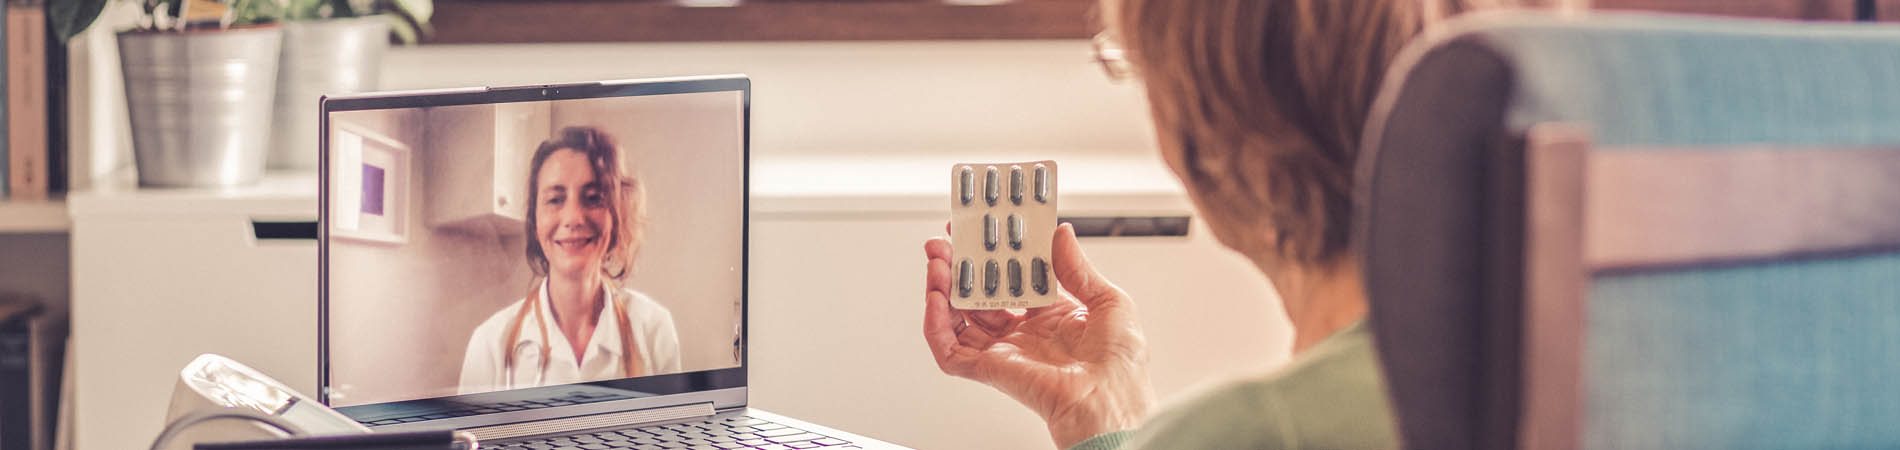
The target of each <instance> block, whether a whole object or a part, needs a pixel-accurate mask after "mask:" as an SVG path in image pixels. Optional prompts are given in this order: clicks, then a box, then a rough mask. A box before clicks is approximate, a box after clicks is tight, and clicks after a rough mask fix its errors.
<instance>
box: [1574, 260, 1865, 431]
mask: <svg viewBox="0 0 1900 450" xmlns="http://www.w3.org/2000/svg"><path fill="white" fill-rule="evenodd" d="M1590 289H1591V292H1590V296H1589V320H1588V322H1587V323H1588V329H1589V330H1590V333H1589V338H1588V340H1587V341H1586V342H1587V345H1585V354H1586V358H1585V361H1586V363H1585V366H1584V367H1585V376H1584V383H1585V386H1586V388H1585V392H1587V395H1586V396H1585V403H1586V404H1585V408H1584V411H1585V412H1586V414H1585V416H1584V417H1585V420H1584V425H1585V426H1584V431H1585V432H1584V439H1585V442H1586V443H1587V446H1586V447H1587V448H1601V449H1635V448H1658V449H1660V448H1668V449H1697V448H1708V449H1747V448H1804V449H1805V448H1894V447H1896V446H1900V252H1895V253H1885V254H1874V255H1862V256H1854V257H1844V258H1836V259H1818V260H1804V261H1794V262H1779V263H1774V264H1758V265H1749V266H1737V267H1722V268H1706V269H1693V270H1680V271H1664V272H1654V273H1632V274H1616V275H1607V276H1600V277H1597V278H1596V279H1595V280H1594V281H1593V282H1592V283H1591V286H1590Z"/></svg>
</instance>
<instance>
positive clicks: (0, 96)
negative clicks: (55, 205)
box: [0, 13, 11, 201]
mask: <svg viewBox="0 0 1900 450" xmlns="http://www.w3.org/2000/svg"><path fill="white" fill-rule="evenodd" d="M0 14H4V13H0ZM6 35H7V21H6V20H0V40H5V37H6ZM6 71H7V46H6V45H4V44H3V43H0V73H6ZM6 135H7V84H6V83H0V136H6ZM8 159H11V158H10V157H9V156H7V140H6V139H0V201H6V200H7V160H8Z"/></svg>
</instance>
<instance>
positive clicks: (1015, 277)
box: [1009, 258, 1023, 297]
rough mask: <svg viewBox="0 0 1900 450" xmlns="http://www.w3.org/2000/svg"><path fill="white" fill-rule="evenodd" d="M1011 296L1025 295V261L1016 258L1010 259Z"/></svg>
mask: <svg viewBox="0 0 1900 450" xmlns="http://www.w3.org/2000/svg"><path fill="white" fill-rule="evenodd" d="M1009 296H1011V297H1021V296H1023V262H1022V261H1017V260H1016V259H1015V258H1011V259H1010V260H1009Z"/></svg>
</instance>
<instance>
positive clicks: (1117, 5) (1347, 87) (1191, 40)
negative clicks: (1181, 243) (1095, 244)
mask: <svg viewBox="0 0 1900 450" xmlns="http://www.w3.org/2000/svg"><path fill="white" fill-rule="evenodd" d="M1480 1H1481V2H1485V3H1505V2H1507V1H1508V0H1441V1H1432V0H1107V1H1105V2H1104V3H1103V6H1104V8H1103V10H1102V11H1103V19H1104V20H1105V22H1108V25H1109V27H1110V29H1111V30H1114V31H1116V32H1118V34H1119V37H1120V39H1122V41H1123V45H1125V46H1126V48H1127V58H1128V59H1129V61H1130V62H1131V63H1132V65H1133V66H1134V68H1135V70H1136V73H1137V74H1138V75H1139V76H1140V77H1141V79H1142V80H1143V83H1144V84H1145V85H1146V88H1147V93H1148V101H1149V104H1150V108H1151V109H1152V111H1151V112H1152V114H1153V116H1154V121H1155V126H1156V129H1157V131H1159V133H1157V134H1158V135H1159V139H1160V142H1159V144H1160V145H1161V146H1162V147H1163V148H1164V149H1166V150H1168V151H1164V152H1163V154H1164V155H1168V156H1169V157H1170V159H1171V160H1170V161H1169V163H1170V165H1171V166H1173V167H1175V168H1176V169H1177V170H1178V173H1177V175H1179V176H1180V177H1181V178H1182V181H1183V182H1184V183H1186V184H1188V187H1189V190H1190V191H1191V192H1193V193H1194V194H1195V195H1196V196H1197V197H1200V198H1199V199H1197V202H1201V203H1205V204H1204V205H1203V206H1204V208H1203V211H1202V213H1203V214H1208V215H1220V216H1223V217H1222V219H1227V220H1226V221H1229V222H1232V223H1235V224H1244V225H1245V226H1248V227H1250V228H1251V229H1257V230H1262V232H1265V231H1267V230H1270V231H1271V232H1272V233H1273V235H1271V236H1267V238H1268V239H1269V240H1267V241H1265V242H1269V243H1272V244H1274V245H1275V247H1276V248H1277V250H1278V251H1279V252H1280V255H1281V256H1282V257H1285V258H1289V259H1290V260H1292V261H1297V262H1305V263H1318V264H1323V263H1327V262H1331V261H1333V260H1335V259H1337V258H1338V257H1340V256H1342V255H1343V254H1345V253H1346V251H1347V247H1348V244H1349V243H1348V232H1349V228H1350V227H1349V225H1350V224H1349V221H1350V220H1351V217H1352V195H1351V193H1352V192H1351V191H1352V170H1353V169H1352V167H1353V160H1354V158H1355V156H1356V155H1357V154H1358V146H1359V136H1360V133H1361V132H1362V129H1363V128H1364V127H1365V122H1366V116H1367V114H1368V110H1369V109H1370V108H1371V105H1372V101H1373V97H1374V95H1376V94H1377V92H1378V88H1379V86H1380V81H1381V79H1382V78H1383V76H1384V75H1385V71H1386V69H1387V67H1388V66H1389V65H1390V64H1391V62H1392V59H1393V58H1394V56H1395V55H1396V54H1397V53H1398V51H1399V49H1400V47H1402V46H1404V45H1405V43H1406V42H1407V41H1410V40H1411V39H1412V38H1413V37H1414V36H1416V35H1418V34H1419V33H1420V32H1421V31H1422V30H1423V29H1424V26H1425V24H1426V22H1428V21H1429V20H1432V19H1434V18H1436V17H1442V16H1448V15H1450V14H1455V13H1457V12H1461V11H1463V10H1466V9H1470V8H1471V6H1472V5H1470V4H1471V3H1472V2H1480ZM1208 205H1219V206H1220V208H1206V206H1208ZM1209 209H1219V210H1218V211H1210V210H1209ZM1230 245H1232V243H1230Z"/></svg>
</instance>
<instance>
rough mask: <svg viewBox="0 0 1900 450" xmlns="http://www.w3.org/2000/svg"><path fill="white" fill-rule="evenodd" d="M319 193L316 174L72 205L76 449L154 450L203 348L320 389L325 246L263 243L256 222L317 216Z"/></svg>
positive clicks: (91, 195)
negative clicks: (181, 382) (320, 269)
mask: <svg viewBox="0 0 1900 450" xmlns="http://www.w3.org/2000/svg"><path fill="white" fill-rule="evenodd" d="M316 192H317V186H316V177H315V176H314V175H311V174H302V175H282V174H274V175H270V176H269V177H268V178H267V179H266V180H265V181H264V182H263V184H262V185H260V186H256V187H252V188H245V189H241V190H232V191H221V190H197V189H176V190H138V189H131V188H129V187H128V188H126V189H122V190H113V189H110V188H103V187H102V188H100V189H97V190H95V191H93V192H87V193H75V194H73V195H71V196H70V197H69V199H68V203H69V205H70V207H71V210H72V215H73V222H72V224H73V228H72V252H73V253H72V258H73V259H72V267H73V272H72V275H73V290H72V296H73V297H72V298H73V300H72V308H73V351H74V352H75V353H74V358H75V360H74V370H75V373H74V375H75V379H74V383H75V386H74V387H75V389H73V391H72V392H73V393H74V396H75V398H74V399H73V401H75V403H74V407H75V409H74V414H75V418H74V419H75V420H74V429H73V431H74V437H75V444H76V448H78V449H80V450H116V449H128V448H146V447H148V446H150V445H151V440H152V438H153V437H155V436H157V434H158V431H159V429H160V427H162V426H163V421H164V417H165V409H166V407H167V405H168V403H169V401H170V396H171V389H172V385H173V383H175V382H176V381H177V379H178V371H179V369H182V368H183V367H184V366H185V363H186V362H189V361H190V360H191V358H192V357H194V356H196V355H198V354H200V353H219V354H223V355H226V356H230V357H232V358H235V359H237V360H239V361H243V362H244V363H245V364H249V365H251V366H253V367H256V368H257V369H259V370H262V371H264V372H265V373H268V374H270V375H271V376H272V377H275V378H277V379H279V380H282V381H284V382H285V383H287V384H289V385H290V386H291V387H293V388H296V389H298V390H300V391H304V392H315V388H316V384H317V369H316V367H317V366H316V363H317V323H316V311H317V272H316V268H317V247H316V242H315V241H312V240H308V239H303V240H259V239H256V238H255V236H254V233H253V231H252V229H253V228H252V226H253V225H252V223H253V221H254V220H262V221H314V220H315V219H316V213H317V199H316Z"/></svg>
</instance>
